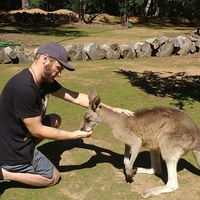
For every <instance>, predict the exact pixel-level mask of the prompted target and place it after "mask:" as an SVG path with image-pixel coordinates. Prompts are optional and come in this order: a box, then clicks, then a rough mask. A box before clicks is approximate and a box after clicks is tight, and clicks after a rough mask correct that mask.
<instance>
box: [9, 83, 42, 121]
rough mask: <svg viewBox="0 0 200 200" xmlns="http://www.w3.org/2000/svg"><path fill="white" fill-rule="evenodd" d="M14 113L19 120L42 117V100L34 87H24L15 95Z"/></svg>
mask: <svg viewBox="0 0 200 200" xmlns="http://www.w3.org/2000/svg"><path fill="white" fill-rule="evenodd" d="M13 98H14V99H13V102H14V113H15V115H16V117H17V118H28V117H36V116H40V115H41V108H40V98H39V95H38V93H37V91H36V90H35V89H34V88H33V87H29V86H22V87H20V88H18V89H16V90H15V93H14V94H13Z"/></svg>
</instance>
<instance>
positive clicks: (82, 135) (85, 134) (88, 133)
mask: <svg viewBox="0 0 200 200" xmlns="http://www.w3.org/2000/svg"><path fill="white" fill-rule="evenodd" d="M74 132H75V133H76V134H77V135H78V136H79V137H80V138H88V137H90V136H91V135H92V131H81V130H77V131H74Z"/></svg>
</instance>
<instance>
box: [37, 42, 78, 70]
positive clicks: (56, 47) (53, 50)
mask: <svg viewBox="0 0 200 200" xmlns="http://www.w3.org/2000/svg"><path fill="white" fill-rule="evenodd" d="M36 54H48V55H49V56H50V57H52V58H55V59H56V60H57V61H58V62H59V63H60V64H61V65H63V66H64V67H65V68H66V69H68V70H70V71H73V70H75V68H74V67H72V66H71V65H69V64H68V63H67V62H68V56H67V51H66V50H65V48H64V47H63V46H62V45H60V44H58V43H57V42H46V43H43V44H42V45H41V46H40V47H39V48H38V50H37V52H36Z"/></svg>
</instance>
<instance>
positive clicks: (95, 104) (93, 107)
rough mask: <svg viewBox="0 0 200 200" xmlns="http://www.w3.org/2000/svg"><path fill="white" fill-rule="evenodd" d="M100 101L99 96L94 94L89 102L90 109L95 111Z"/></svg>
mask: <svg viewBox="0 0 200 200" xmlns="http://www.w3.org/2000/svg"><path fill="white" fill-rule="evenodd" d="M100 103H101V98H100V96H96V97H95V98H94V99H93V101H92V102H91V109H92V110H93V111H94V112H95V111H96V110H97V108H98V107H99V104H100Z"/></svg>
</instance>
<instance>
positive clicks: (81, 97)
mask: <svg viewBox="0 0 200 200" xmlns="http://www.w3.org/2000/svg"><path fill="white" fill-rule="evenodd" d="M51 94H52V95H53V96H56V97H58V98H61V99H64V100H66V101H69V102H72V103H74V104H77V105H81V106H83V107H85V108H88V106H89V100H88V95H86V94H83V93H78V92H74V91H72V90H68V89H66V88H63V87H61V88H60V89H59V90H58V91H56V92H54V93H51ZM103 105H104V106H106V107H109V108H111V109H112V110H113V111H115V112H118V113H124V114H126V115H128V116H132V115H133V112H132V111H130V110H127V109H122V108H115V107H111V106H109V105H106V104H103Z"/></svg>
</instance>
